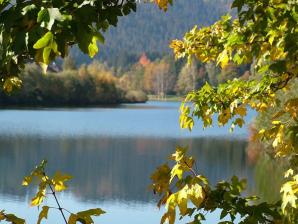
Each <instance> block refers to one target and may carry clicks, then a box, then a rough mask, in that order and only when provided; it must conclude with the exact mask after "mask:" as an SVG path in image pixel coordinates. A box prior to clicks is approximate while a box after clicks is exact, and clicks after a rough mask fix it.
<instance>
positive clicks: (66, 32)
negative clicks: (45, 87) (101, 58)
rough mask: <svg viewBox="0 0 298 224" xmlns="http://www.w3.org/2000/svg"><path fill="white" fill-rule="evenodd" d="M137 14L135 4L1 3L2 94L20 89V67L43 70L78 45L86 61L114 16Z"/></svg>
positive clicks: (102, 0) (88, 0)
mask: <svg viewBox="0 0 298 224" xmlns="http://www.w3.org/2000/svg"><path fill="white" fill-rule="evenodd" d="M135 10H136V2H135V1H134V0H126V1H118V0H75V1H59V0H43V1H35V0H30V1H24V0H17V1H12V0H1V1H0V79H1V84H2V85H3V87H4V89H5V90H6V91H8V92H9V91H11V90H12V89H13V87H15V86H20V85H21V81H20V80H19V79H18V78H17V76H18V74H19V73H20V70H21V69H22V68H23V66H24V63H25V62H28V61H33V60H35V61H36V62H38V63H39V64H40V65H41V66H42V68H43V70H44V72H45V71H46V69H47V66H48V64H49V63H50V62H51V61H52V60H53V59H55V58H56V57H57V56H61V57H65V56H66V55H67V54H68V47H69V46H72V45H74V44H78V46H79V48H80V49H81V50H82V51H83V52H84V53H85V54H88V55H89V56H90V57H93V56H94V55H95V54H96V53H97V52H98V45H97V41H99V42H101V43H103V42H104V37H103V35H102V33H103V32H105V31H106V30H107V29H108V28H109V26H110V25H113V26H116V25H117V22H118V17H120V16H124V15H128V14H129V13H130V12H131V11H135Z"/></svg>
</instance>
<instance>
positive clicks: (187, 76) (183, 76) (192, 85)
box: [176, 61, 207, 94]
mask: <svg viewBox="0 0 298 224" xmlns="http://www.w3.org/2000/svg"><path fill="white" fill-rule="evenodd" d="M206 81H207V74H206V71H205V68H204V67H203V65H202V64H201V63H199V62H197V61H194V62H193V63H192V64H188V63H186V64H185V65H184V66H183V68H182V69H181V71H180V73H179V76H178V80H177V83H176V89H177V92H178V93H179V94H186V93H188V92H190V91H194V90H197V89H198V88H199V87H201V86H202V85H203V84H204V83H205V82H206Z"/></svg>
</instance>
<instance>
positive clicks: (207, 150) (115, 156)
mask: <svg viewBox="0 0 298 224" xmlns="http://www.w3.org/2000/svg"><path fill="white" fill-rule="evenodd" d="M177 144H180V145H182V146H185V145H187V144H188V145H190V147H191V154H193V155H194V156H195V157H196V158H197V159H198V169H199V172H200V173H202V174H205V175H206V176H207V177H209V178H210V180H211V182H213V183H214V182H215V181H217V180H221V179H227V178H230V177H231V176H232V175H234V174H237V175H239V176H242V177H249V179H251V178H250V177H251V176H252V169H250V168H249V167H248V165H247V161H246V154H245V147H246V142H244V141H242V140H227V139H211V138H198V139H184V140H182V139H158V138H112V137H100V138H89V137H88V138H65V139H63V138H61V139H57V138H55V139H54V138H53V139H39V138H34V137H14V138H12V137H10V138H3V139H0V193H1V194H9V195H19V196H24V195H25V194H26V192H25V190H24V189H22V188H21V187H20V183H21V180H22V177H23V176H24V175H26V174H28V172H30V170H31V169H32V168H33V167H34V166H35V165H36V164H37V163H39V162H40V161H41V160H42V159H44V158H47V159H48V161H49V167H48V169H49V172H50V173H51V172H53V171H54V170H61V171H63V172H68V173H70V174H72V175H73V176H74V179H73V180H72V181H71V183H70V185H71V188H72V192H73V193H74V194H75V195H76V196H77V197H78V198H80V199H81V200H114V199H115V200H126V201H150V200H153V198H152V192H149V191H148V190H147V189H148V188H147V186H148V185H149V183H150V179H149V177H150V174H151V173H152V172H153V171H154V169H155V168H156V167H157V166H159V165H160V164H162V163H163V162H164V161H166V159H167V158H168V156H169V155H170V154H171V153H172V152H173V151H174V150H175V146H176V145H177ZM31 190H32V189H31Z"/></svg>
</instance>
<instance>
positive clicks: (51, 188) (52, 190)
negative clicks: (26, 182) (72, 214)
mask: <svg viewBox="0 0 298 224" xmlns="http://www.w3.org/2000/svg"><path fill="white" fill-rule="evenodd" d="M43 175H44V177H45V178H47V179H48V177H47V176H46V174H45V172H44V173H43ZM48 185H49V187H50V190H51V192H52V194H53V196H54V198H55V201H56V204H57V205H58V210H59V211H60V213H61V215H62V217H63V219H64V221H65V224H67V220H66V217H65V215H64V212H63V208H62V207H61V206H60V203H59V201H58V198H57V196H56V192H55V191H54V189H53V187H52V185H51V184H50V183H48Z"/></svg>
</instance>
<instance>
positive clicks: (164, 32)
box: [72, 0, 230, 67]
mask: <svg viewBox="0 0 298 224" xmlns="http://www.w3.org/2000/svg"><path fill="white" fill-rule="evenodd" d="M185 1H187V4H185ZM229 2H230V0H213V1H207V0H176V1H174V5H173V6H172V7H170V8H169V10H168V11H167V12H166V13H161V12H160V10H158V8H157V6H156V5H154V4H144V3H140V4H138V6H137V7H138V10H137V12H136V13H132V14H130V15H129V16H127V17H124V18H121V20H120V21H119V24H118V26H117V28H114V27H113V28H112V29H111V30H110V32H109V33H107V34H106V35H105V38H106V43H105V45H104V46H101V47H100V53H99V54H98V55H97V56H96V59H101V60H103V61H107V62H108V63H109V65H110V66H113V67H119V66H120V67H126V66H129V65H130V64H133V63H135V62H136V61H137V60H138V59H139V56H140V55H141V54H142V53H143V52H146V54H147V56H148V57H149V58H150V59H151V60H154V59H156V58H157V57H161V56H162V55H164V54H169V53H170V52H171V51H170V49H169V48H168V45H169V42H170V40H172V39H175V38H181V37H182V35H183V34H184V33H185V32H186V31H188V30H189V29H191V28H192V27H193V26H194V25H196V24H198V25H199V26H203V25H210V24H211V23H213V22H214V21H216V20H217V19H218V18H219V17H220V16H221V15H223V14H225V13H226V12H228V10H229V8H230V4H229ZM72 54H73V56H74V57H75V59H76V61H77V63H78V64H82V63H88V62H90V61H91V59H90V58H89V57H88V56H87V55H83V54H82V53H81V52H80V51H79V50H78V49H77V48H73V50H72Z"/></svg>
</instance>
